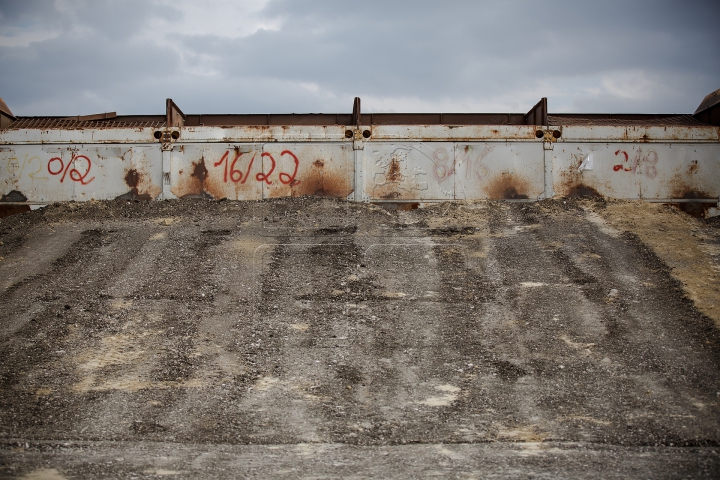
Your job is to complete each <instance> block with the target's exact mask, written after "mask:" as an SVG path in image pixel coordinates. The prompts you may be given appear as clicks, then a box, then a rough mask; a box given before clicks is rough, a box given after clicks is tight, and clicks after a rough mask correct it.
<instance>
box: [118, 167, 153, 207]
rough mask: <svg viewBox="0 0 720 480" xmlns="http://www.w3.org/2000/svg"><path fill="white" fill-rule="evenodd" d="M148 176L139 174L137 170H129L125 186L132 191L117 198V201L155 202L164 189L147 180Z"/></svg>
mask: <svg viewBox="0 0 720 480" xmlns="http://www.w3.org/2000/svg"><path fill="white" fill-rule="evenodd" d="M147 177H148V175H147V174H144V173H142V172H138V171H137V169H135V168H130V169H128V171H127V173H126V174H125V184H126V185H127V186H128V187H130V191H129V192H127V193H124V194H122V195H119V196H118V197H116V199H117V200H153V199H154V198H155V197H157V196H158V195H159V194H160V192H161V191H162V189H161V188H160V187H159V186H157V185H153V184H152V182H151V181H149V179H148V178H147Z"/></svg>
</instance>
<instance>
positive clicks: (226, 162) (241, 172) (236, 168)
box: [213, 150, 300, 185]
mask: <svg viewBox="0 0 720 480" xmlns="http://www.w3.org/2000/svg"><path fill="white" fill-rule="evenodd" d="M257 154H258V152H253V154H252V156H250V155H249V154H248V155H247V156H246V157H245V158H242V157H243V155H245V152H236V153H235V156H234V158H233V159H232V160H230V152H229V151H228V152H225V153H224V154H223V156H222V157H221V158H220V160H218V161H217V162H215V163H213V166H214V167H220V166H222V167H223V182H225V183H228V182H233V183H240V184H243V183H245V182H247V180H248V178H249V177H250V171H251V170H252V166H253V163H254V162H255V157H256V156H257ZM285 155H287V156H288V157H289V158H291V159H292V160H293V162H294V163H295V167H294V169H293V172H292V173H286V172H279V173H278V179H279V180H280V183H282V184H285V185H295V184H297V183H298V182H297V181H296V180H295V176H296V175H297V171H298V167H299V166H300V160H298V158H297V156H295V154H294V153H293V152H291V151H290V150H283V151H282V153H280V157H283V156H285ZM263 158H267V159H268V160H270V168H269V170H268V171H267V173H265V172H264V171H263V170H264V169H262V168H261V171H260V172H259V173H257V174H255V180H256V181H258V182H265V183H267V184H268V185H272V181H271V180H270V175H272V174H273V172H274V171H275V167H276V166H277V162H276V161H275V157H273V156H272V154H270V153H268V152H263V153H261V154H260V159H261V160H262V159H263ZM245 159H247V166H246V167H244V168H243V163H244V160H245Z"/></svg>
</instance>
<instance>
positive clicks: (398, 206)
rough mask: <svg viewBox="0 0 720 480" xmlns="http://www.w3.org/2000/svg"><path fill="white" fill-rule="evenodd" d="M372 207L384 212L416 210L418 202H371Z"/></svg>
mask: <svg viewBox="0 0 720 480" xmlns="http://www.w3.org/2000/svg"><path fill="white" fill-rule="evenodd" d="M371 203H372V204H373V205H377V206H378V207H382V208H384V209H385V210H406V211H407V210H417V209H418V208H420V202H371Z"/></svg>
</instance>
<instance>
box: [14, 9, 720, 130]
mask: <svg viewBox="0 0 720 480" xmlns="http://www.w3.org/2000/svg"><path fill="white" fill-rule="evenodd" d="M719 22H720V1H688V0H685V1H676V2H673V1H663V0H652V1H627V0H625V1H609V0H600V1H598V0H593V1H583V2H581V1H563V2H559V1H552V0H543V1H511V0H502V1H501V0H496V1H492V2H490V1H469V0H468V1H453V0H442V1H439V0H438V1H418V0H413V1H409V0H407V1H393V0H383V1H372V0H364V1H357V0H352V1H344V0H326V1H321V0H319V1H312V0H243V1H240V0H234V1H222V0H202V1H201V0H122V1H120V0H117V1H113V0H86V1H75V0H55V1H53V0H46V1H41V0H0V97H2V98H3V99H4V100H5V102H6V103H7V104H8V106H9V107H10V108H11V109H12V111H13V113H14V114H15V115H21V116H27V115H86V114H92V113H98V112H104V111H117V112H118V113H119V114H121V115H122V114H162V113H164V109H165V103H164V102H165V98H167V97H171V98H172V99H173V100H175V102H176V103H177V104H178V105H179V106H180V108H181V109H182V110H183V111H184V112H186V113H292V112H294V113H307V112H327V113H335V112H350V111H351V110H352V100H353V97H355V96H360V97H361V98H362V107H363V111H364V112H366V113H370V112H523V113H524V112H526V111H527V110H529V109H530V108H531V107H532V106H533V105H534V104H535V103H536V102H537V101H538V100H539V99H540V98H541V97H543V96H546V97H548V102H549V109H550V111H551V112H556V113H557V112H586V113H591V112H615V113H625V112H632V113H692V112H694V111H695V108H696V107H697V106H698V105H699V104H700V101H701V100H702V98H703V97H704V96H705V95H706V94H708V93H710V92H711V91H713V90H716V89H717V88H720V28H718V25H719Z"/></svg>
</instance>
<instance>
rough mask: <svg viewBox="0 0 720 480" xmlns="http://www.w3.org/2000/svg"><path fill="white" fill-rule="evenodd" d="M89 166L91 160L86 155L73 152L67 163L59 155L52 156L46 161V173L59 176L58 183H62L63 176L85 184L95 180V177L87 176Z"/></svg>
mask: <svg viewBox="0 0 720 480" xmlns="http://www.w3.org/2000/svg"><path fill="white" fill-rule="evenodd" d="M78 167H80V168H78ZM91 168H92V162H91V161H90V159H89V158H88V157H87V156H86V155H78V154H76V153H73V155H72V158H71V159H70V160H68V161H67V163H64V162H63V159H62V158H60V157H53V158H51V159H50V160H49V161H48V165H47V170H48V173H50V175H56V176H59V177H60V183H63V182H64V181H65V178H69V179H70V180H72V181H73V182H80V184H81V185H87V184H88V183H90V182H92V181H93V180H95V177H92V178H87V177H88V175H90V169H91Z"/></svg>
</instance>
